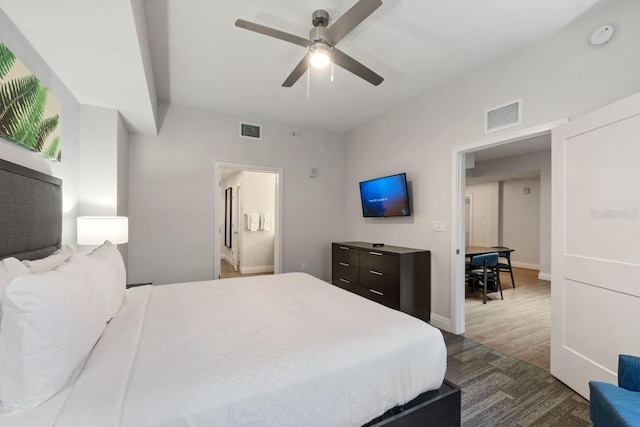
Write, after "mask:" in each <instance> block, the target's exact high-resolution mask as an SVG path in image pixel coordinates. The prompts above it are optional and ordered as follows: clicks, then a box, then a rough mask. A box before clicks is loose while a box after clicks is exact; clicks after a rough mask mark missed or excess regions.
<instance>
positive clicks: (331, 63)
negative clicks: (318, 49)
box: [331, 48, 333, 83]
mask: <svg viewBox="0 0 640 427" xmlns="http://www.w3.org/2000/svg"><path fill="white" fill-rule="evenodd" d="M331 50H333V48H331ZM331 83H333V52H332V55H331Z"/></svg>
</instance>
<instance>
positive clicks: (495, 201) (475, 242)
mask: <svg viewBox="0 0 640 427" xmlns="http://www.w3.org/2000/svg"><path fill="white" fill-rule="evenodd" d="M465 195H466V196H471V203H472V204H471V209H472V210H471V242H470V246H496V245H497V244H498V226H499V216H500V209H499V207H500V193H499V185H498V183H497V182H489V183H486V184H476V185H467V187H466V189H465Z"/></svg>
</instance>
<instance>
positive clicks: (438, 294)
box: [344, 0, 640, 328]
mask: <svg viewBox="0 0 640 427" xmlns="http://www.w3.org/2000/svg"><path fill="white" fill-rule="evenodd" d="M639 17H640V2H638V1H631V0H626V1H624V0H621V1H616V2H614V3H613V4H612V5H610V6H609V7H607V8H601V9H599V10H594V11H591V12H589V13H588V14H587V15H585V16H584V17H582V18H581V19H579V20H578V21H576V22H575V23H574V24H573V25H572V26H570V27H569V28H567V29H566V30H564V31H562V32H561V33H559V34H557V35H555V36H553V37H551V38H549V39H548V40H546V41H544V42H542V43H540V44H538V45H536V46H534V47H532V48H530V49H528V50H525V51H523V52H521V53H518V54H517V55H514V56H512V57H510V58H508V59H505V60H503V61H499V62H496V63H493V64H491V65H489V66H487V67H485V68H482V69H479V70H477V71H476V72H475V73H473V74H471V75H468V76H466V77H464V78H462V79H460V80H458V81H455V82H452V83H450V84H448V85H445V86H443V87H442V88H440V89H438V90H435V91H433V92H432V93H429V94H427V95H425V96H422V97H420V98H419V99H417V100H416V101H415V102H413V103H410V104H409V105H406V106H404V107H402V108H400V109H398V110H396V111H394V112H393V113H391V114H388V115H386V116H384V117H381V118H379V119H377V120H375V121H373V122H371V123H369V124H367V125H366V126H362V127H360V128H359V129H357V130H355V131H353V132H351V133H350V134H349V135H348V140H349V142H348V150H347V164H348V165H349V169H348V170H347V175H346V182H345V188H346V191H345V199H344V200H345V208H346V217H345V219H346V222H345V231H346V238H347V239H348V240H351V239H353V240H364V241H373V242H385V243H388V244H394V245H401V246H409V247H415V248H424V249H430V250H431V251H432V253H431V256H432V259H431V261H432V306H431V309H432V312H433V314H434V315H433V316H432V319H433V323H434V324H437V325H438V326H441V327H443V328H449V327H450V316H451V300H450V295H451V286H452V283H453V282H452V277H451V256H452V252H453V250H452V249H453V248H451V235H450V229H451V224H450V219H451V190H452V182H451V180H452V178H451V164H452V148H453V147H455V146H461V145H465V144H469V143H472V142H475V141H480V140H484V139H486V138H488V136H487V135H485V134H484V132H483V128H484V121H483V115H484V111H485V110H486V109H487V108H489V107H492V106H495V105H500V104H502V103H504V102H507V101H511V100H514V99H519V98H523V100H524V112H523V124H522V125H521V127H522V128H525V127H529V126H533V125H538V124H543V123H548V122H552V121H555V120H558V119H561V118H564V117H576V116H580V115H582V114H585V113H587V112H589V111H592V110H594V109H596V108H598V107H601V106H603V105H607V104H609V103H611V102H614V101H616V100H618V99H621V98H623V97H625V96H628V95H630V94H633V93H635V92H638V91H640V79H638V76H639V75H640V55H638V54H637V52H639V51H640V25H638V24H637V23H638V18H639ZM604 23H612V24H614V25H616V36H615V38H614V39H613V40H612V42H611V43H610V44H608V45H605V46H601V47H594V46H591V45H590V44H589V36H590V34H591V33H592V32H593V30H594V29H595V28H597V27H599V26H601V25H603V24H604ZM514 129H518V128H511V129H509V130H505V131H501V132H502V133H506V132H509V131H513V130H514ZM499 133H500V132H498V133H493V134H491V135H490V136H491V137H494V136H496V135H498V134H499ZM403 171H404V172H407V174H408V177H409V179H410V180H411V181H412V184H413V206H414V212H415V213H414V215H413V216H412V217H411V219H409V220H403V221H396V220H392V221H368V220H364V219H363V218H362V214H361V212H360V206H359V197H358V192H357V183H358V182H359V181H362V180H363V179H368V178H373V177H376V176H383V175H388V174H391V173H397V172H403ZM433 221H445V222H446V225H447V232H444V233H439V232H433V231H431V229H432V222H433Z"/></svg>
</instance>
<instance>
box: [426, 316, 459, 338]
mask: <svg viewBox="0 0 640 427" xmlns="http://www.w3.org/2000/svg"><path fill="white" fill-rule="evenodd" d="M429 324H431V326H435V327H436V328H438V329H444V330H445V331H447V332H451V333H453V332H452V330H451V319H449V318H446V317H443V316H440V315H438V314H433V313H431V321H429Z"/></svg>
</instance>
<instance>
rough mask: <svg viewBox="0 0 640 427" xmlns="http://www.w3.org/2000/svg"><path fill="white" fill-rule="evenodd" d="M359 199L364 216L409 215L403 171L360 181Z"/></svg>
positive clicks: (405, 180)
mask: <svg viewBox="0 0 640 427" xmlns="http://www.w3.org/2000/svg"><path fill="white" fill-rule="evenodd" d="M360 199H361V201H362V215H363V216H364V217H365V218H366V217H390V216H409V215H411V210H410V209H409V193H408V192H407V175H406V174H405V173H399V174H397V175H391V176H385V177H382V178H376V179H371V180H369V181H363V182H361V183H360Z"/></svg>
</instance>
